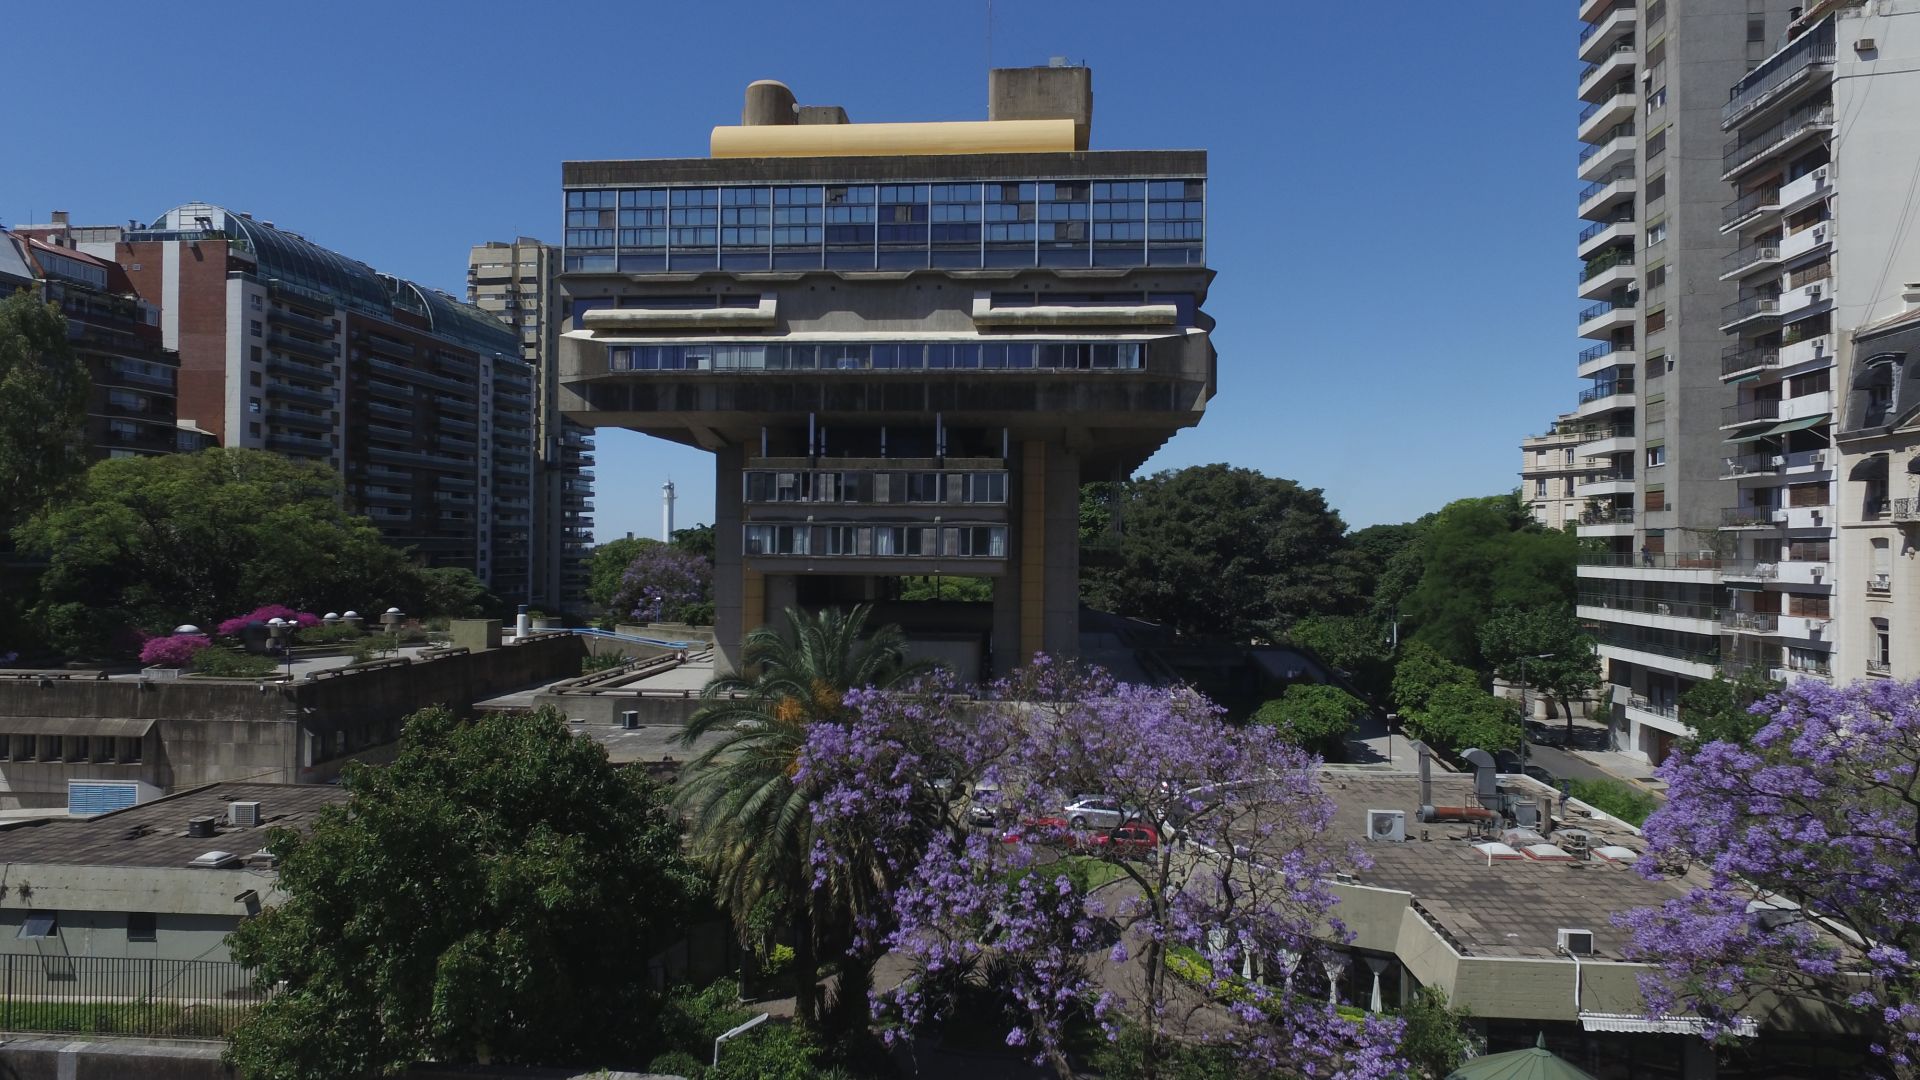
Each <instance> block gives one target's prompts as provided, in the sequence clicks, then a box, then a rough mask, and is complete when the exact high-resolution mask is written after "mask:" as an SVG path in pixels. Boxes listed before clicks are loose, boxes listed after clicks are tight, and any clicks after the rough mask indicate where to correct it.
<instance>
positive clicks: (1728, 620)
mask: <svg viewBox="0 0 1920 1080" xmlns="http://www.w3.org/2000/svg"><path fill="white" fill-rule="evenodd" d="M1720 625H1721V626H1724V627H1726V628H1727V629H1729V630H1746V631H1748V632H1750V633H1756V634H1771V633H1773V632H1774V631H1776V630H1778V629H1779V628H1780V616H1779V615H1775V614H1768V613H1767V612H1763V611H1728V612H1724V613H1722V614H1721V616H1720Z"/></svg>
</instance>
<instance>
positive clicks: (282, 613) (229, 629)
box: [219, 604, 320, 637]
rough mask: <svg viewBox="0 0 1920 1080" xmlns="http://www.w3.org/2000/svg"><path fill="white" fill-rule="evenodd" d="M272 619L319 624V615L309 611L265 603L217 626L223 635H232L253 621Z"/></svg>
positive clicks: (263, 621)
mask: <svg viewBox="0 0 1920 1080" xmlns="http://www.w3.org/2000/svg"><path fill="white" fill-rule="evenodd" d="M274 619H285V620H287V621H288V622H291V623H293V624H295V625H297V626H301V627H307V626H319V625H320V616H318V615H315V614H314V613H313V612H311V611H295V610H293V609H292V608H290V607H288V606H287V605H285V604H267V605H265V606H264V607H257V608H254V609H253V610H252V611H249V612H247V613H246V614H245V615H235V616H234V617H233V618H231V619H228V620H227V621H226V622H223V623H221V624H220V626H219V630H220V634H221V636H223V637H232V636H233V635H235V634H238V633H239V632H240V631H241V630H243V629H245V628H246V627H248V626H250V625H252V624H254V623H262V624H265V623H267V622H270V621H272V620H274Z"/></svg>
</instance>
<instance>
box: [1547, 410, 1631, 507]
mask: <svg viewBox="0 0 1920 1080" xmlns="http://www.w3.org/2000/svg"><path fill="white" fill-rule="evenodd" d="M1578 419H1579V417H1578V415H1577V414H1575V413H1561V414H1560V415H1559V416H1558V417H1557V418H1555V419H1554V422H1553V423H1552V424H1551V425H1550V426H1549V427H1548V428H1547V430H1546V432H1545V433H1544V434H1541V435H1529V436H1527V437H1526V438H1525V439H1522V440H1521V441H1520V498H1521V500H1522V501H1523V502H1525V503H1526V505H1527V512H1528V513H1530V514H1532V515H1533V520H1535V521H1537V522H1539V523H1540V524H1541V525H1543V526H1545V527H1546V528H1549V529H1564V528H1567V527H1568V526H1570V525H1573V524H1574V523H1576V522H1578V521H1579V520H1580V508H1581V499H1582V497H1583V496H1582V494H1581V492H1580V489H1581V488H1583V487H1587V488H1592V487H1593V486H1594V485H1595V484H1597V483H1603V482H1608V481H1609V480H1618V479H1619V478H1618V477H1612V478H1605V477H1603V476H1596V475H1595V474H1596V473H1601V472H1602V470H1600V469H1599V468H1597V467H1596V466H1595V465H1594V464H1593V463H1592V462H1590V461H1588V460H1587V459H1585V458H1581V457H1579V456H1577V455H1576V454H1575V453H1574V449H1575V448H1576V447H1577V446H1579V444H1580V442H1581V440H1582V439H1583V438H1584V436H1583V435H1582V434H1581V431H1580V430H1579V425H1578V424H1577V423H1576V421H1577V420H1578ZM1627 479H1628V481H1631V480H1632V474H1631V473H1629V474H1628V476H1627Z"/></svg>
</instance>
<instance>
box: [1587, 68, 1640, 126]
mask: <svg viewBox="0 0 1920 1080" xmlns="http://www.w3.org/2000/svg"><path fill="white" fill-rule="evenodd" d="M1631 93H1633V81H1632V80H1631V79H1623V80H1621V81H1620V82H1619V83H1617V84H1616V85H1615V86H1614V88H1613V89H1612V90H1611V91H1609V92H1608V93H1607V96H1606V97H1604V98H1601V99H1600V100H1599V101H1596V102H1594V103H1593V104H1591V105H1588V106H1587V107H1586V108H1584V109H1581V110H1580V119H1579V120H1578V121H1576V123H1581V124H1584V123H1586V122H1587V118H1588V117H1590V116H1592V115H1593V114H1594V113H1597V112H1599V111H1600V110H1601V109H1604V108H1606V107H1607V106H1608V105H1610V104H1612V102H1613V99H1614V98H1617V97H1619V96H1620V95H1622V94H1631Z"/></svg>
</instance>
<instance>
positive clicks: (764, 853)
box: [676, 604, 927, 1030]
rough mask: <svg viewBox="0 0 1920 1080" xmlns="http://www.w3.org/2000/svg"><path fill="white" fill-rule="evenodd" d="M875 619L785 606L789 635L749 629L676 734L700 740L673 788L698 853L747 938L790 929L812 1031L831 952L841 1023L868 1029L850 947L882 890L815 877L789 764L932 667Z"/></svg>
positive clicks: (799, 1012)
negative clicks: (851, 701)
mask: <svg viewBox="0 0 1920 1080" xmlns="http://www.w3.org/2000/svg"><path fill="white" fill-rule="evenodd" d="M869 612H870V609H869V608H868V607H867V606H866V605H864V604H863V605H861V606H859V607H856V608H854V609H853V610H852V611H851V612H842V611H840V610H839V609H837V608H833V609H829V610H826V611H823V612H820V613H819V614H817V615H810V614H807V613H805V612H801V611H797V610H795V609H792V608H789V609H787V613H786V626H785V627H784V628H783V629H779V630H776V629H774V628H773V627H769V626H762V627H759V628H758V629H756V630H754V631H753V632H751V633H749V634H748V635H747V638H746V642H745V646H744V648H743V650H742V661H743V663H742V670H741V671H740V672H739V673H734V674H720V675H716V676H715V677H714V678H713V680H712V681H711V682H709V683H708V684H707V686H706V687H705V689H704V690H702V691H701V702H702V704H701V706H700V708H699V709H698V710H697V711H696V712H695V713H694V714H693V716H691V717H690V718H689V719H688V720H687V724H686V727H685V729H684V730H683V731H682V733H681V739H682V741H683V742H684V743H685V744H687V745H693V744H694V743H695V742H696V741H697V740H704V741H705V747H704V749H702V750H701V752H700V753H699V755H698V756H696V757H695V758H694V759H693V760H692V761H691V762H690V763H689V764H688V766H687V768H686V770H685V772H683V773H682V774H681V777H680V784H679V789H678V791H677V793H676V798H677V799H678V801H679V803H680V805H681V806H682V807H684V808H685V809H686V810H687V811H688V813H689V815H690V818H691V829H692V837H691V838H692V842H693V850H694V851H695V852H696V854H697V857H698V858H699V860H700V861H701V862H702V864H704V866H705V868H706V869H707V871H708V872H709V873H710V874H711V875H712V877H713V880H714V887H715V893H716V895H717V896H718V897H719V899H720V901H721V902H722V903H723V904H725V905H726V907H727V909H728V911H729V912H730V913H731V914H732V917H733V919H734V923H735V926H736V927H737V928H738V929H739V930H740V931H741V932H742V933H743V934H745V933H747V932H750V930H751V928H752V926H753V923H754V921H755V918H756V916H755V912H756V909H761V910H762V911H763V912H764V911H772V912H775V913H777V919H778V921H780V922H782V923H784V924H785V925H787V926H788V927H790V928H791V930H792V943H793V951H794V962H793V975H794V994H795V999H796V1000H795V1008H794V1014H795V1016H796V1017H797V1018H798V1019H799V1021H800V1023H801V1024H802V1025H804V1026H806V1027H809V1028H816V1027H818V1026H819V1025H820V1024H821V1021H822V1017H821V1008H820V995H819V988H818V986H817V979H818V977H819V976H818V972H819V967H820V957H821V956H822V955H828V954H830V953H831V950H832V949H833V948H834V947H835V946H838V947H839V948H840V949H842V950H844V960H843V961H842V964H841V974H840V984H839V994H838V998H837V1003H838V1005H839V1006H840V1007H841V1009H842V1010H843V1012H844V1015H842V1016H841V1017H839V1018H838V1021H837V1023H838V1025H839V1026H840V1027H841V1028H842V1030H854V1029H856V1028H857V1029H860V1030H864V1028H865V1022H864V1020H865V1014H866V1008H867V995H866V987H865V986H864V985H861V984H862V983H863V981H870V980H871V978H872V965H873V963H874V962H876V961H877V960H878V959H879V956H878V955H877V953H873V952H872V944H871V943H869V946H868V948H867V950H865V951H858V952H857V951H855V950H853V949H851V948H850V945H851V942H852V940H853V938H854V937H855V933H854V931H855V920H856V918H858V917H860V916H863V915H869V914H872V913H874V912H876V911H877V910H878V909H879V907H880V905H881V904H883V903H884V898H883V890H882V888H881V884H882V883H881V882H878V881H875V880H873V879H872V878H870V877H861V876H859V875H848V874H845V873H835V874H833V875H830V876H829V877H828V880H826V881H824V882H816V881H815V879H814V864H813V859H812V855H813V849H814V844H815V841H817V840H823V839H824V834H823V833H822V832H821V831H819V830H817V829H816V828H815V827H814V821H813V812H812V809H811V803H812V802H813V799H814V796H815V792H813V791H811V790H809V789H807V788H805V787H802V786H800V785H797V784H795V783H794V781H793V773H794V767H795V763H796V762H797V760H798V758H799V754H800V749H801V747H802V745H804V744H805V742H806V740H807V733H808V731H809V729H810V728H812V727H813V726H814V725H817V724H834V723H842V724H843V723H846V722H847V721H848V720H850V719H851V716H852V714H851V712H850V711H849V710H848V708H847V706H846V704H845V697H846V693H847V691H849V690H854V689H859V688H862V687H880V688H883V689H884V688H887V687H895V686H902V685H904V684H905V683H907V682H909V681H911V680H912V679H914V678H917V677H918V676H919V675H921V674H922V673H924V672H925V671H926V670H927V669H926V667H925V666H924V665H921V664H916V663H913V662H910V661H909V660H908V659H907V639H906V635H905V634H903V633H901V631H900V628H899V627H897V626H885V627H881V628H880V629H878V630H875V631H873V632H872V633H871V634H869V633H868V631H867V617H868V615H869ZM853 861H854V862H863V861H864V860H853ZM762 905H765V907H764V908H762ZM867 936H868V937H871V936H872V935H867ZM823 947H824V950H825V951H823Z"/></svg>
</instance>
